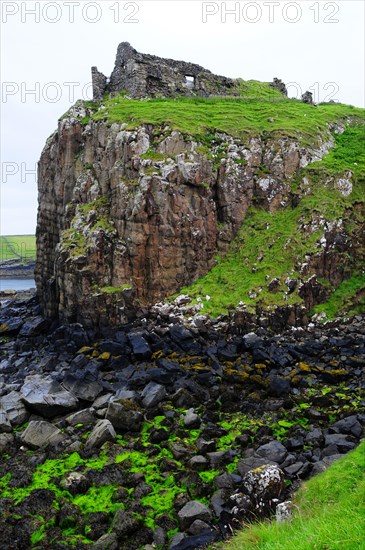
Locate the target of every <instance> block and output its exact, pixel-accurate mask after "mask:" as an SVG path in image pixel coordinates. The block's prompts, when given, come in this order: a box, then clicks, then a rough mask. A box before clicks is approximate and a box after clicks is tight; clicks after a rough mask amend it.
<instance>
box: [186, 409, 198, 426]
mask: <svg viewBox="0 0 365 550" xmlns="http://www.w3.org/2000/svg"><path fill="white" fill-rule="evenodd" d="M200 424H201V419H200V417H199V416H198V415H197V414H196V413H195V412H194V409H189V410H188V411H187V413H186V414H185V416H184V426H186V427H187V428H191V429H193V428H199V426H200Z"/></svg>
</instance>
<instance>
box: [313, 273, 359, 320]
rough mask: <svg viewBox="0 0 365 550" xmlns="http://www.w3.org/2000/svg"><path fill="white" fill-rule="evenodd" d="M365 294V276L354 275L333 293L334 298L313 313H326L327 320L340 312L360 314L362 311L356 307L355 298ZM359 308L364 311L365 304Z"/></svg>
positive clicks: (315, 308)
mask: <svg viewBox="0 0 365 550" xmlns="http://www.w3.org/2000/svg"><path fill="white" fill-rule="evenodd" d="M360 292H361V293H364V292H365V274H361V275H353V276H352V277H350V278H349V279H346V280H345V281H343V282H342V283H341V284H340V285H339V286H338V287H337V288H336V290H335V291H334V292H333V294H332V296H331V297H330V298H329V299H328V300H327V302H325V303H324V304H319V305H318V306H315V307H314V308H313V313H325V314H326V318H325V319H326V320H328V319H333V318H334V317H336V315H338V313H339V312H347V311H350V312H351V311H353V313H357V312H359V313H360V309H359V310H358V308H357V307H356V305H354V303H353V302H354V297H356V296H357V295H358V294H360ZM359 306H360V307H361V308H362V310H363V311H364V309H365V308H364V303H363V302H362V304H361V305H360V304H359Z"/></svg>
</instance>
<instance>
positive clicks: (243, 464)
mask: <svg viewBox="0 0 365 550" xmlns="http://www.w3.org/2000/svg"><path fill="white" fill-rule="evenodd" d="M270 462H271V463H274V461H273V460H268V459H267V458H260V457H257V456H252V457H247V458H243V459H242V460H240V461H239V462H238V463H237V471H238V472H239V473H240V475H241V476H244V475H245V474H247V472H249V471H250V470H255V469H256V468H259V467H260V466H263V465H264V464H268V463H270Z"/></svg>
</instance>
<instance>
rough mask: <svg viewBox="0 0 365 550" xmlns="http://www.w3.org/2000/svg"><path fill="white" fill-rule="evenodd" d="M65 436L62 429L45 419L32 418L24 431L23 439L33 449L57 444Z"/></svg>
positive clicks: (21, 437)
mask: <svg viewBox="0 0 365 550" xmlns="http://www.w3.org/2000/svg"><path fill="white" fill-rule="evenodd" d="M63 438H64V436H63V434H62V432H61V430H59V429H58V428H56V426H54V425H53V424H50V423H49V422H45V421H43V420H40V421H38V420H32V421H31V422H29V424H28V426H27V427H26V428H25V430H24V432H22V434H21V436H20V439H21V441H22V442H23V443H24V444H25V445H27V446H28V447H30V448H31V449H39V448H45V447H48V446H49V445H52V446H55V445H57V444H58V443H60V442H61V441H62V439H63Z"/></svg>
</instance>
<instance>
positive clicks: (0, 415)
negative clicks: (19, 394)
mask: <svg viewBox="0 0 365 550" xmlns="http://www.w3.org/2000/svg"><path fill="white" fill-rule="evenodd" d="M11 431H12V427H11V424H10V421H9V419H8V417H7V415H6V412H5V411H4V410H1V409H0V433H4V432H8V433H9V432H11Z"/></svg>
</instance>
